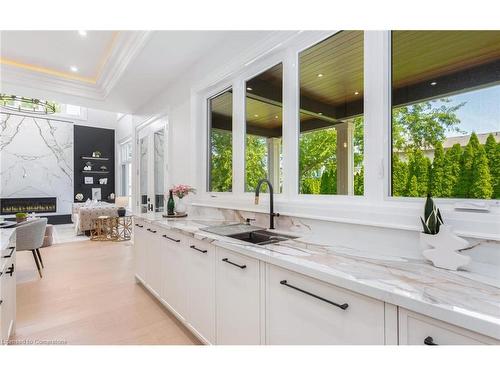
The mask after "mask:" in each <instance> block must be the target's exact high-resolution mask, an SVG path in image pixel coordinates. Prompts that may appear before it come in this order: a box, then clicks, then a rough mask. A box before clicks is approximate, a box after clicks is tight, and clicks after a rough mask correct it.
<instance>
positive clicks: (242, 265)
mask: <svg viewBox="0 0 500 375" xmlns="http://www.w3.org/2000/svg"><path fill="white" fill-rule="evenodd" d="M222 261H223V262H226V263H229V264H232V265H233V266H236V267H239V268H241V269H244V268H247V266H246V264H236V263H233V262H231V261H230V260H229V259H227V258H224V259H222Z"/></svg>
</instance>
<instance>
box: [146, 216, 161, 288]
mask: <svg viewBox="0 0 500 375" xmlns="http://www.w3.org/2000/svg"><path fill="white" fill-rule="evenodd" d="M144 228H145V229H146V231H145V232H144V233H145V237H146V238H147V240H146V244H147V246H146V247H145V248H144V252H145V257H146V259H145V263H146V275H145V277H146V284H147V285H148V286H149V288H150V290H151V292H152V293H153V294H155V296H156V297H157V298H160V294H161V288H162V275H163V269H162V267H163V260H162V251H161V250H162V249H161V243H160V235H161V234H160V229H159V228H158V227H156V226H154V225H147V224H146V225H145V226H144Z"/></svg>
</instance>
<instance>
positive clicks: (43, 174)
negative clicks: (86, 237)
mask: <svg viewBox="0 0 500 375" xmlns="http://www.w3.org/2000/svg"><path fill="white" fill-rule="evenodd" d="M0 126H1V128H0V196H1V197H2V198H36V197H57V213H58V214H70V213H71V204H72V202H73V124H72V123H68V122H63V121H57V120H51V119H45V118H36V117H29V116H20V115H14V114H6V113H1V114H0Z"/></svg>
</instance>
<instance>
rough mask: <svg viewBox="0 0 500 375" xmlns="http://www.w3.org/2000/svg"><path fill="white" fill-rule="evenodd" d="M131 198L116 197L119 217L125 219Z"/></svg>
mask: <svg viewBox="0 0 500 375" xmlns="http://www.w3.org/2000/svg"><path fill="white" fill-rule="evenodd" d="M128 202H129V198H128V197H116V199H115V205H116V207H118V216H119V217H123V216H125V213H126V212H127V209H126V208H125V207H128Z"/></svg>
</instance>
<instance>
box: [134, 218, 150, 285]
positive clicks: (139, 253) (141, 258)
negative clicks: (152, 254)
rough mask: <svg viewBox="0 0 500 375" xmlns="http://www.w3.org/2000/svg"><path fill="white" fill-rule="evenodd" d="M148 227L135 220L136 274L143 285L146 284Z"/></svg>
mask: <svg viewBox="0 0 500 375" xmlns="http://www.w3.org/2000/svg"><path fill="white" fill-rule="evenodd" d="M146 228H147V227H146V226H145V223H144V222H143V221H142V220H137V219H136V220H135V225H134V257H135V274H136V277H137V278H139V279H140V281H141V282H142V283H146V251H147V247H148V240H149V237H148V236H147V235H146Z"/></svg>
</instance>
